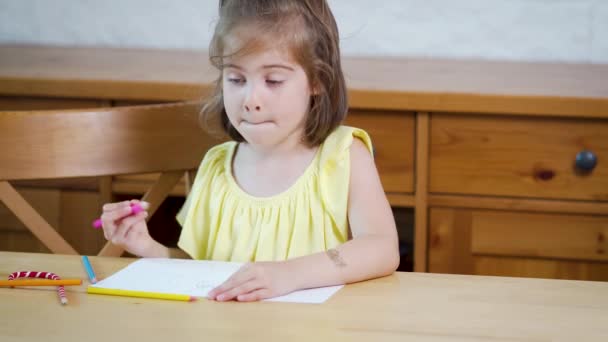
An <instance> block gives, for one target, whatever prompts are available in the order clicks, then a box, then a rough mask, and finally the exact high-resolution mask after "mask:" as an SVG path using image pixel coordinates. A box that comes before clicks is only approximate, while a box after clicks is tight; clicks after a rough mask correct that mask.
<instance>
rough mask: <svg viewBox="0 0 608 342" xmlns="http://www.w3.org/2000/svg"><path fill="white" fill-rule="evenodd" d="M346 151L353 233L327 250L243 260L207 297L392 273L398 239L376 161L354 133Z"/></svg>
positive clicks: (247, 297)
mask: <svg viewBox="0 0 608 342" xmlns="http://www.w3.org/2000/svg"><path fill="white" fill-rule="evenodd" d="M350 157H351V175H350V191H349V198H348V203H349V206H348V219H349V224H350V229H351V232H352V235H353V239H352V240H350V241H348V242H346V243H344V244H342V245H340V246H338V247H337V248H335V249H330V250H329V251H327V252H322V253H317V254H313V255H309V256H303V257H299V258H294V259H290V260H287V261H282V262H256V263H251V264H247V265H246V266H245V267H243V268H242V269H241V270H239V272H236V273H235V274H234V275H233V276H232V277H230V279H228V280H227V281H226V282H224V283H223V284H222V285H220V286H218V287H217V288H215V289H214V290H213V291H211V292H210V293H209V295H208V296H209V298H211V299H216V300H220V301H224V300H232V299H237V300H239V301H253V300H260V299H264V298H269V297H275V296H279V295H282V294H285V293H289V292H292V291H295V290H299V289H305V288H312V287H321V286H330V285H337V284H347V283H352V282H357V281H361V280H366V279H372V278H376V277H381V276H386V275H389V274H391V273H393V272H394V271H395V270H396V269H397V267H398V266H399V242H398V241H399V239H398V236H397V229H396V227H395V220H394V218H393V213H392V211H391V208H390V205H389V203H388V200H387V198H386V195H385V194H384V190H383V188H382V184H381V182H380V177H379V175H378V171H377V170H376V165H375V163H374V160H373V157H372V156H371V154H370V153H369V150H368V149H367V147H366V146H365V145H364V144H363V143H362V142H361V141H360V140H359V139H354V141H353V144H352V146H351V149H350Z"/></svg>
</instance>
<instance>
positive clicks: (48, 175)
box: [0, 102, 223, 255]
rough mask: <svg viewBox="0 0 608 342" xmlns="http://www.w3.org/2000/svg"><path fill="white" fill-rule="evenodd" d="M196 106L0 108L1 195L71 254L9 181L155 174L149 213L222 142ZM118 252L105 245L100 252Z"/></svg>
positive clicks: (38, 232)
mask: <svg viewBox="0 0 608 342" xmlns="http://www.w3.org/2000/svg"><path fill="white" fill-rule="evenodd" d="M200 108H201V103H200V102H181V103H176V104H162V105H146V106H129V107H109V108H97V109H82V110H49V111H19V112H16V111H10V112H0V156H1V157H0V200H1V201H2V202H4V204H5V205H6V206H7V207H8V208H9V209H10V210H11V211H12V212H13V213H14V214H15V215H16V216H17V217H18V218H19V219H20V220H21V221H22V222H23V223H24V224H25V226H26V227H27V228H28V229H30V231H32V233H33V234H34V235H35V236H36V237H37V238H38V239H40V240H41V242H42V243H43V244H45V245H46V246H47V247H48V248H49V249H50V250H51V251H52V252H54V253H68V254H69V253H76V251H75V250H74V249H73V248H72V247H71V246H70V245H69V244H68V243H67V242H66V241H65V240H64V239H63V238H62V237H61V236H60V235H59V234H58V233H57V232H56V231H55V230H54V229H53V228H52V227H50V225H49V224H48V223H46V221H45V220H44V219H43V218H42V217H41V216H40V215H39V214H38V213H37V212H36V211H35V210H34V209H33V208H32V207H31V206H30V205H29V204H28V203H27V201H26V200H25V199H24V198H23V197H22V196H21V195H20V194H19V193H18V192H17V191H16V190H15V189H14V188H13V187H12V185H11V184H10V183H9V182H10V181H14V180H38V179H53V178H71V177H92V176H112V175H122V174H137V173H152V172H160V173H161V176H160V178H159V180H158V181H157V182H156V183H155V184H154V185H153V186H152V187H151V189H150V190H149V191H148V192H147V193H146V194H145V195H144V197H143V199H145V200H147V201H149V202H151V205H152V208H151V209H150V212H151V214H152V213H153V212H154V210H156V208H158V206H159V205H160V203H161V202H162V201H163V200H164V198H166V197H167V196H168V194H169V192H170V191H171V190H172V188H173V187H174V186H175V184H176V183H177V182H178V181H179V180H180V179H181V178H182V176H183V175H184V171H191V170H194V169H196V168H197V167H198V165H199V163H200V161H201V159H202V157H203V156H204V154H205V151H206V150H207V149H209V148H210V147H211V146H213V145H215V144H217V143H219V142H221V141H222V140H223V139H218V138H217V137H212V136H211V135H209V134H207V133H206V132H205V131H204V130H203V129H202V128H201V126H200V124H199V119H198V114H199V111H200ZM149 216H151V215H149ZM121 253H122V250H120V249H119V248H116V247H115V246H111V245H110V244H107V245H106V247H104V249H103V250H102V252H101V253H100V254H102V255H120V254H121Z"/></svg>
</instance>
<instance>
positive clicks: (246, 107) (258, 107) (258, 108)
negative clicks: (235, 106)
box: [245, 105, 260, 112]
mask: <svg viewBox="0 0 608 342" xmlns="http://www.w3.org/2000/svg"><path fill="white" fill-rule="evenodd" d="M251 108H254V109H255V111H256V112H259V111H260V106H252V107H251V106H249V105H245V109H246V110H247V111H248V112H251Z"/></svg>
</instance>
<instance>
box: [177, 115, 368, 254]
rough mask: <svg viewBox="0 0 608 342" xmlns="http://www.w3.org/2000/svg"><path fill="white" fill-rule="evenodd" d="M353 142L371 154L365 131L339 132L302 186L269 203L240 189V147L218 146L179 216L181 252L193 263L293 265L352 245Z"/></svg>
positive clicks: (299, 183) (321, 148)
mask: <svg viewBox="0 0 608 342" xmlns="http://www.w3.org/2000/svg"><path fill="white" fill-rule="evenodd" d="M353 137H357V138H359V139H361V140H362V141H363V142H364V143H365V145H366V146H367V147H368V148H369V150H370V153H371V151H372V145H371V140H370V138H369V136H368V134H367V133H366V132H365V131H363V130H361V129H358V128H353V127H347V126H340V127H338V128H337V129H336V130H334V132H332V133H331V134H330V135H329V136H328V137H327V139H326V140H325V141H324V142H323V144H321V146H319V149H318V150H317V152H316V155H315V157H314V159H313V161H312V162H311V163H310V165H309V166H308V167H307V168H306V170H305V171H304V173H303V174H302V175H301V176H300V177H299V178H298V179H297V181H296V182H295V183H294V184H292V185H291V187H289V188H288V189H287V190H285V191H284V192H282V193H280V194H277V195H274V196H271V197H254V196H252V195H249V194H248V193H246V192H245V191H243V190H242V189H241V188H240V187H239V186H238V184H237V183H236V181H235V179H234V177H233V174H232V169H231V168H232V159H233V154H234V151H235V149H236V147H237V143H236V142H234V141H230V142H226V143H223V144H221V145H217V146H215V147H213V148H212V149H210V150H209V151H208V152H207V154H206V155H205V157H204V159H203V161H202V162H201V165H200V167H199V169H198V172H197V175H196V178H195V181H194V184H193V186H192V191H191V192H190V195H189V196H188V198H187V199H186V202H185V203H184V206H183V207H182V209H181V210H180V212H179V213H178V214H177V220H178V221H179V223H180V224H181V225H182V232H181V235H180V238H179V242H178V246H179V247H180V248H181V249H182V250H183V251H185V252H186V253H188V254H189V255H190V256H191V257H192V258H193V259H205V260H222V261H238V262H247V261H279V260H287V259H291V258H294V257H299V256H303V255H308V254H312V253H316V252H321V251H325V250H327V249H330V248H333V247H336V246H338V245H340V244H342V243H344V242H346V241H347V239H348V215H347V214H348V189H349V179H350V146H351V144H352V141H353Z"/></svg>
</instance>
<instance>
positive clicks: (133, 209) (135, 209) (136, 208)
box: [93, 203, 144, 229]
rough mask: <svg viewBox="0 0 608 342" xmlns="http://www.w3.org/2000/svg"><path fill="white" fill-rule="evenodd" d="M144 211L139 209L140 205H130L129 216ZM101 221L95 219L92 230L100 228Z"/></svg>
mask: <svg viewBox="0 0 608 342" xmlns="http://www.w3.org/2000/svg"><path fill="white" fill-rule="evenodd" d="M142 211H144V208H142V207H141V205H140V204H139V203H131V215H135V214H137V213H140V212H142ZM101 225H102V223H101V219H100V218H99V219H97V220H95V221H93V228H96V229H98V228H101Z"/></svg>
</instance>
